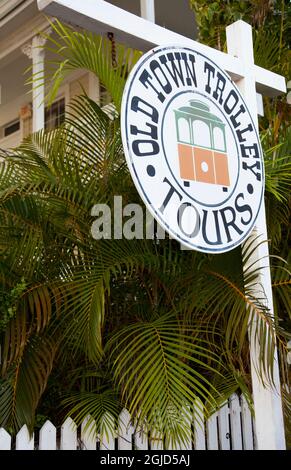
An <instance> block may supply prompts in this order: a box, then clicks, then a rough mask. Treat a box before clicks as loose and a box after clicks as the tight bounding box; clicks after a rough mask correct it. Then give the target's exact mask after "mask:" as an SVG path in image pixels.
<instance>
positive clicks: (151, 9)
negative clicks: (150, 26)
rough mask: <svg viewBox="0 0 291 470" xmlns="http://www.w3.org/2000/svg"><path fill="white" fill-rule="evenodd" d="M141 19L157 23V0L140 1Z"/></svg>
mask: <svg viewBox="0 0 291 470" xmlns="http://www.w3.org/2000/svg"><path fill="white" fill-rule="evenodd" d="M140 13H141V17H142V18H144V19H145V20H148V21H151V22H152V23H154V22H155V0H140Z"/></svg>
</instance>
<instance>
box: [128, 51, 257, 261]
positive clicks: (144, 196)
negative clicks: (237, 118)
mask: <svg viewBox="0 0 291 470" xmlns="http://www.w3.org/2000/svg"><path fill="white" fill-rule="evenodd" d="M173 49H183V50H185V51H188V52H192V53H195V54H197V55H199V56H201V57H203V58H204V59H206V60H207V61H208V62H210V63H212V64H213V65H214V66H215V67H216V68H218V69H219V71H220V72H222V74H223V76H224V77H225V78H226V79H227V80H228V81H229V82H231V85H232V86H233V87H234V88H235V90H236V92H237V93H238V95H239V97H240V99H241V100H242V102H243V104H244V105H245V109H246V111H247V113H248V115H249V118H250V121H251V124H252V125H253V131H254V132H255V135H256V137H257V142H258V144H259V145H258V149H259V154H260V161H261V162H262V168H261V174H262V179H261V185H262V188H261V195H260V200H259V204H258V210H257V213H256V215H255V216H254V217H253V221H252V223H251V225H250V227H249V229H248V230H247V231H246V232H244V235H243V237H241V238H240V240H238V241H236V242H234V243H232V244H231V245H228V246H224V247H223V248H213V247H210V248H205V247H204V246H200V245H199V244H195V245H194V244H191V243H189V241H188V240H186V239H184V238H183V237H181V236H180V235H179V234H178V233H177V232H176V231H175V230H173V229H172V228H171V227H170V226H169V225H168V224H167V223H166V222H165V221H164V220H163V219H162V218H161V216H160V214H159V213H158V212H157V210H156V209H155V208H154V207H153V206H152V204H151V202H150V200H149V198H148V196H147V194H146V193H145V191H144V190H143V186H142V185H141V184H140V179H139V177H138V175H137V172H136V168H135V164H134V162H133V159H132V156H131V152H130V148H129V138H128V129H127V126H126V122H127V115H128V109H127V101H128V97H129V93H130V91H131V88H132V82H133V80H134V78H135V76H136V75H137V73H138V71H139V70H140V68H141V67H142V66H143V65H144V63H145V62H147V61H148V60H149V59H150V58H151V57H154V56H155V54H157V53H158V52H162V51H169V50H173ZM123 117H124V119H122V118H123ZM120 127H121V138H122V143H123V150H124V154H125V158H126V161H127V164H128V168H129V172H130V174H131V177H132V179H133V180H134V184H135V187H136V190H137V191H138V193H139V195H140V197H141V199H142V200H143V202H144V203H145V205H146V208H147V209H148V210H149V212H150V213H151V214H152V215H153V217H154V218H155V219H156V220H157V222H158V223H159V224H160V225H161V227H163V228H164V229H165V230H166V231H167V232H168V234H170V235H172V236H173V238H175V240H176V241H177V242H179V243H181V244H182V245H184V246H185V247H187V248H189V249H191V250H197V251H199V252H201V253H208V254H211V253H213V254H219V253H227V252H229V251H231V250H233V249H235V248H237V247H238V246H240V245H241V244H242V243H244V242H245V241H246V239H247V237H248V235H249V234H250V232H251V231H252V230H253V228H254V226H255V223H256V221H257V218H258V216H259V213H260V211H261V207H262V200H263V197H264V193H265V168H264V158H263V152H262V146H261V142H260V138H259V135H258V131H257V126H255V124H254V120H253V118H252V115H251V113H250V111H249V108H248V106H247V104H246V102H245V100H244V97H243V96H242V94H241V92H240V90H239V88H238V87H237V86H236V84H235V83H234V82H233V80H232V79H231V78H230V76H229V74H228V73H227V72H226V71H225V70H223V69H222V68H221V67H220V66H219V65H217V64H216V63H215V62H214V61H213V60H212V59H210V58H209V57H207V56H206V55H205V54H202V53H201V52H198V51H196V50H195V49H194V48H190V47H189V46H183V45H179V44H168V45H166V46H165V45H163V46H157V47H154V48H153V49H151V50H149V51H148V52H146V53H145V54H144V55H143V56H142V58H141V59H140V60H138V62H137V63H136V64H135V65H134V67H133V68H132V70H131V71H130V73H129V75H128V78H127V81H126V84H125V87H124V90H123V96H122V101H121V112H120ZM124 143H126V145H124ZM188 197H189V196H188Z"/></svg>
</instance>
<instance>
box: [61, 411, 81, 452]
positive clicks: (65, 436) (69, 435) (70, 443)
mask: <svg viewBox="0 0 291 470" xmlns="http://www.w3.org/2000/svg"><path fill="white" fill-rule="evenodd" d="M61 450H77V426H76V424H75V422H74V421H73V420H72V418H67V419H66V421H65V422H64V423H63V425H62V427H61Z"/></svg>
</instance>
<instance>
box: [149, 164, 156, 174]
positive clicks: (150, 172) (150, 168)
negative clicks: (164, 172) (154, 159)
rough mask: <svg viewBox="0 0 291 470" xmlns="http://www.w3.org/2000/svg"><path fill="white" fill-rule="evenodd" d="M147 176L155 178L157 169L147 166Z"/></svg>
mask: <svg viewBox="0 0 291 470" xmlns="http://www.w3.org/2000/svg"><path fill="white" fill-rule="evenodd" d="M147 174H148V175H149V176H155V174H156V170H155V168H154V167H153V166H152V165H148V166H147Z"/></svg>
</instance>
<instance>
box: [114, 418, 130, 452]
mask: <svg viewBox="0 0 291 470" xmlns="http://www.w3.org/2000/svg"><path fill="white" fill-rule="evenodd" d="M133 432H134V429H133V426H132V424H131V416H130V414H129V412H128V411H127V410H126V409H123V410H122V412H121V413H120V415H119V419H118V432H117V434H118V449H119V450H132V435H133Z"/></svg>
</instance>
